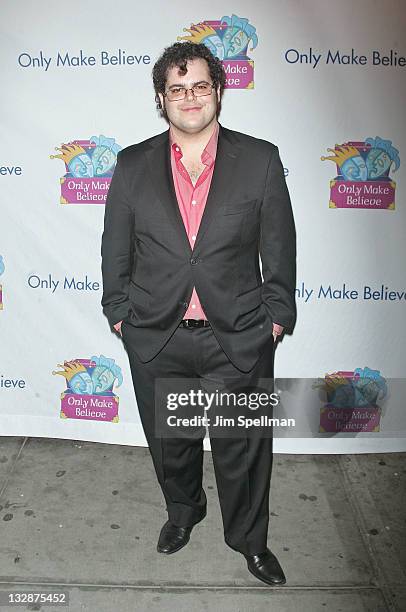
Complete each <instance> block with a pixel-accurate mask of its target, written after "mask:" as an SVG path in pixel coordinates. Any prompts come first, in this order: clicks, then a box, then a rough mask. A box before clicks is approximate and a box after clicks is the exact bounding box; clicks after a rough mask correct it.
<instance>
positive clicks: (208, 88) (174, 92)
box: [163, 81, 215, 102]
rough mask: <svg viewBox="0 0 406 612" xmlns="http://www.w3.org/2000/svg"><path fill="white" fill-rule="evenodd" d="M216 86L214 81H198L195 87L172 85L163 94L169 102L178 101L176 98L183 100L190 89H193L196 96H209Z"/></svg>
mask: <svg viewBox="0 0 406 612" xmlns="http://www.w3.org/2000/svg"><path fill="white" fill-rule="evenodd" d="M213 87H215V85H214V83H206V82H205V81H203V82H201V83H196V85H193V87H189V88H187V87H170V88H169V89H168V91H166V92H165V93H164V94H163V95H164V96H165V97H166V98H167V99H168V101H169V102H176V100H183V99H184V98H186V96H187V93H188V91H191V92H192V94H193V95H194V96H195V98H200V97H201V96H209V95H210V94H211V92H212V91H213Z"/></svg>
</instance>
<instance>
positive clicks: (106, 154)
mask: <svg viewBox="0 0 406 612" xmlns="http://www.w3.org/2000/svg"><path fill="white" fill-rule="evenodd" d="M55 149H56V150H57V151H60V153H59V154H58V155H50V158H51V159H61V160H62V161H63V162H64V164H65V174H64V175H63V176H62V177H61V179H60V183H61V198H60V202H61V204H105V202H106V198H107V192H108V190H109V187H110V182H111V177H112V176H113V172H114V168H115V165H116V161H117V153H118V152H119V151H120V150H121V147H120V145H118V144H117V143H116V141H115V139H114V138H106V136H103V135H101V136H92V137H91V138H90V139H89V140H73V141H72V142H69V143H67V144H62V145H61V146H60V147H55Z"/></svg>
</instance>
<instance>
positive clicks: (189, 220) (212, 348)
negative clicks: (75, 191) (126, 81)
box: [102, 42, 296, 584]
mask: <svg viewBox="0 0 406 612" xmlns="http://www.w3.org/2000/svg"><path fill="white" fill-rule="evenodd" d="M153 81H154V88H155V93H156V101H157V103H158V108H161V111H162V115H163V116H164V118H165V119H166V120H167V122H168V123H169V129H168V130H167V131H165V132H164V133H162V134H159V135H158V136H154V137H152V138H150V139H148V140H146V141H144V142H141V143H140V144H137V145H133V146H129V147H127V148H125V149H123V150H122V151H121V152H120V153H119V154H118V158H117V166H116V169H115V172H114V176H113V179H112V182H111V186H110V190H109V193H108V198H107V203H106V212H105V226H104V233H103V239H102V270H103V298H102V305H103V309H104V313H105V314H106V316H107V318H108V320H109V322H110V324H111V326H112V327H114V329H115V330H116V331H117V332H118V333H119V334H121V335H122V337H123V341H124V344H125V347H126V350H127V353H128V356H129V361H130V367H131V373H132V377H133V382H134V389H135V394H136V398H137V404H138V409H139V412H140V417H141V421H142V425H143V428H144V432H145V435H146V438H147V441H148V444H149V448H150V452H151V456H152V460H153V463H154V467H155V470H156V474H157V478H158V481H159V484H160V486H161V488H162V492H163V495H164V497H165V501H166V507H167V511H168V521H167V522H166V523H165V524H164V526H163V527H162V530H161V533H160V536H159V540H158V547H157V549H158V552H161V553H166V554H170V553H174V552H176V551H178V550H180V549H181V548H182V547H183V546H185V545H186V544H187V542H188V541H189V537H190V533H191V531H192V528H193V526H194V525H195V524H196V523H198V522H199V521H201V520H202V519H203V518H204V517H205V515H206V495H205V492H204V489H203V488H202V463H203V443H202V438H201V437H197V438H193V437H191V438H189V439H188V438H187V437H186V438H181V437H179V438H176V439H164V438H163V437H159V436H157V435H156V431H155V430H154V426H155V418H154V407H155V395H154V383H155V381H156V380H157V379H165V378H186V379H188V378H190V379H192V378H195V379H196V378H198V379H200V380H202V381H206V382H210V381H211V382H212V383H214V382H216V381H221V380H225V379H227V380H231V381H237V382H238V384H240V385H241V386H242V387H244V388H245V387H252V386H255V385H256V384H257V382H258V380H259V379H260V378H261V379H264V378H272V377H273V349H274V340H275V339H276V338H277V336H278V335H280V334H281V333H282V331H284V329H286V328H290V329H291V328H292V327H293V325H294V322H295V317H296V309H295V299H294V288H295V265H296V264H295V260H296V246H295V227H294V221H293V215H292V210H291V204H290V199H289V194H288V190H287V187H286V182H285V178H284V173H283V167H282V164H281V161H280V158H279V153H278V148H277V147H276V146H275V145H273V144H271V143H269V142H266V141H263V140H259V139H256V138H252V137H250V136H247V135H245V134H241V133H239V132H235V131H232V130H228V129H225V128H224V127H222V126H221V125H220V124H219V123H218V115H219V112H220V105H221V98H222V93H223V89H224V85H225V73H224V69H223V67H222V64H221V62H220V61H219V60H218V59H217V58H215V57H214V56H213V55H212V54H211V52H210V51H209V50H208V49H207V48H206V47H205V46H204V45H203V44H193V43H190V42H185V43H175V44H174V45H172V46H171V47H168V48H167V49H165V51H164V53H163V54H162V56H161V57H160V58H159V59H158V61H157V62H156V64H155V66H154V69H153ZM258 254H260V257H261V262H262V276H263V279H262V278H261V272H260V267H259V257H258ZM211 449H212V456H213V463H214V468H215V475H216V482H217V488H218V494H219V500H220V507H221V512H222V519H223V526H224V537H225V541H226V543H227V544H228V545H229V546H230V547H231V548H233V549H234V550H236V551H238V552H240V553H242V554H243V555H244V556H245V558H246V560H247V565H248V569H249V570H250V571H251V573H253V574H254V575H255V576H256V577H257V578H259V579H260V580H262V581H264V582H266V583H267V584H284V583H285V582H286V580H285V576H284V573H283V570H282V568H281V566H280V565H279V563H278V560H277V558H276V557H275V555H274V554H273V553H272V552H271V551H270V550H269V549H268V548H267V532H268V520H269V487H270V476H271V469H272V437H269V436H268V437H258V436H256V437H243V436H242V435H240V436H239V437H224V438H218V437H213V438H211Z"/></svg>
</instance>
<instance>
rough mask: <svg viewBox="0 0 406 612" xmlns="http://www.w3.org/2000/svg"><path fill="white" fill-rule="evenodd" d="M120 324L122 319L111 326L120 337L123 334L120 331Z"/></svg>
mask: <svg viewBox="0 0 406 612" xmlns="http://www.w3.org/2000/svg"><path fill="white" fill-rule="evenodd" d="M121 324H122V321H119V322H118V323H116V324H115V325H113V327H114V329H115V330H116V332H117V333H118V334H120V336H121V337H123V334H122V333H121Z"/></svg>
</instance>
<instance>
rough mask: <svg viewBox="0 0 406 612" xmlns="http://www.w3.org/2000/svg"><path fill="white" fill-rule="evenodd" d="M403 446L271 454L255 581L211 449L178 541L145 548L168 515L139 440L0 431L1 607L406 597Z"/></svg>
mask: <svg viewBox="0 0 406 612" xmlns="http://www.w3.org/2000/svg"><path fill="white" fill-rule="evenodd" d="M405 482H406V465H405V454H385V455H382V454H381V455H344V456H337V455H322V456H320V455H319V456H312V455H275V458H274V470H273V476H272V487H271V510H272V516H271V524H270V533H269V545H270V548H271V549H272V550H273V551H274V552H275V553H276V555H277V556H278V558H279V560H280V562H281V564H282V567H283V568H284V570H285V573H286V576H287V584H286V585H285V586H283V587H279V588H275V587H267V585H265V584H263V583H261V582H259V581H257V580H256V579H255V578H254V577H253V576H251V574H249V573H248V571H247V569H246V564H245V560H244V558H243V557H242V556H241V555H239V554H238V553H235V552H233V551H232V550H231V549H230V548H228V547H227V546H226V545H225V543H224V541H223V534H222V525H221V516H220V510H219V505H218V500H217V492H216V486H215V480H214V472H213V464H212V461H211V454H210V453H205V489H206V493H207V497H208V502H209V506H208V514H207V517H206V519H205V520H204V521H203V522H202V523H200V524H199V525H197V526H196V527H195V529H194V530H193V532H192V536H191V540H190V543H189V544H188V546H186V547H185V548H184V549H182V550H181V551H179V552H178V553H176V554H174V555H170V556H165V555H160V554H158V553H157V552H156V541H157V537H158V534H159V530H160V528H161V526H162V524H163V523H164V521H165V520H166V515H165V507H164V504H163V500H162V497H161V493H160V490H159V488H158V486H157V484H156V480H155V474H154V471H153V468H152V463H151V460H150V455H149V452H148V450H147V449H145V448H137V447H128V446H118V445H107V444H97V443H91V442H81V441H72V440H58V439H41V438H25V439H24V438H8V437H3V438H0V527H1V529H0V582H1V584H0V591H2V593H0V596H1V597H3V599H2V600H1V599H0V604H3V605H0V610H4V611H8V610H16V609H20V610H23V609H28V610H47V611H49V612H52V611H54V610H66V609H69V610H70V611H74V612H76V611H92V612H113V611H114V612H115V611H120V612H126V611H134V610H136V611H138V610H140V611H144V610H145V611H148V612H156V611H158V610H159V611H162V610H164V611H172V610H176V612H183V611H188V612H189V611H191V610H193V611H195V610H196V611H200V610H205V611H215V612H218V611H221V612H223V611H224V612H245V611H247V612H248V611H249V612H251V611H258V612H262V611H265V610H266V611H268V610H271V611H275V612H291V611H292V612H293V610H295V611H296V610H297V609H299V610H301V612H324V611H327V612H339V611H341V610H343V611H345V612H361V611H363V610H367V611H370V612H384V611H387V610H399V611H405V610H406V579H405V578H406V520H405V519H406V495H405V490H406V487H405ZM50 589H52V590H54V591H57V590H58V589H61V590H63V591H65V592H68V593H69V608H67V607H66V606H65V607H62V606H55V605H44V604H42V605H40V604H28V605H27V604H23V605H22V606H20V607H16V606H10V605H9V604H6V605H4V602H6V601H7V599H6V594H5V592H6V591H7V590H10V591H13V592H19V591H20V592H21V591H32V592H38V591H41V592H44V591H47V590H48V591H49V590H50Z"/></svg>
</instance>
